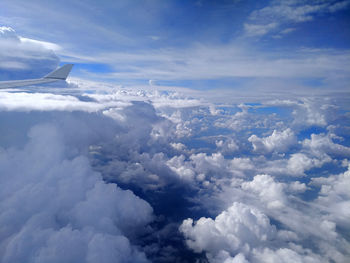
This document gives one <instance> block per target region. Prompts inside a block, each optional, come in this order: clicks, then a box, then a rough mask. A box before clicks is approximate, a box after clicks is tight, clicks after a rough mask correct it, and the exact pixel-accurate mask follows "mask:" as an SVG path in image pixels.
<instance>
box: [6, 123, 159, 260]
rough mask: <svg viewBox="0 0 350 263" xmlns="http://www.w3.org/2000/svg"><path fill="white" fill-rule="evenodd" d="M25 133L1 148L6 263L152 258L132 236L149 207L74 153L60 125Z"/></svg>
mask: <svg viewBox="0 0 350 263" xmlns="http://www.w3.org/2000/svg"><path fill="white" fill-rule="evenodd" d="M28 136H29V141H28V142H27V143H26V144H25V145H24V147H23V148H22V149H18V148H1V150H0V163H1V165H0V167H1V168H0V170H1V172H0V174H1V177H2V181H3V183H2V184H1V190H0V194H1V208H2V209H1V212H0V221H1V250H0V251H1V253H0V257H1V258H2V262H20V261H26V260H28V259H30V262H56V261H75V262H94V261H95V260H97V259H98V260H99V261H101V260H102V262H148V261H147V259H146V257H145V255H144V253H143V252H141V251H140V250H139V249H138V248H137V247H135V246H133V245H132V244H131V243H130V240H129V238H131V237H132V236H133V235H134V234H135V233H137V230H136V229H142V228H144V226H145V225H146V224H148V223H149V222H150V221H151V220H152V208H151V207H150V205H149V204H148V203H147V202H145V201H143V200H141V199H140V198H138V197H136V196H135V195H134V194H133V193H132V192H130V191H124V190H121V189H120V188H119V187H118V186H116V185H115V184H107V183H105V182H104V181H103V180H102V177H101V175H100V174H99V173H96V172H94V171H93V170H92V168H91V166H90V164H89V161H88V159H87V158H86V157H84V156H82V155H75V156H70V157H69V155H67V152H70V151H68V149H67V148H70V147H72V146H70V145H66V144H65V139H64V138H63V136H62V132H61V128H58V127H57V126H56V125H53V124H46V125H45V124H44V125H38V126H34V127H32V128H31V129H30V132H29V134H28ZM128 237H129V238H128ZM73 247H74V250H72V248H73Z"/></svg>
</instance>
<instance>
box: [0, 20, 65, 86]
mask: <svg viewBox="0 0 350 263" xmlns="http://www.w3.org/2000/svg"><path fill="white" fill-rule="evenodd" d="M0 40H1V41H0V61H1V62H0V69H1V71H0V78H1V79H2V80H11V79H23V78H36V77H41V76H43V75H45V74H47V73H48V72H50V71H51V70H53V69H54V68H56V67H57V65H58V63H59V59H58V57H57V56H56V55H55V54H54V52H53V51H52V50H49V49H47V48H46V47H45V46H43V45H41V44H38V43H36V42H33V41H31V42H30V41H22V40H21V39H20V37H18V36H17V34H16V32H15V31H14V30H13V29H12V28H10V27H4V26H2V27H0Z"/></svg>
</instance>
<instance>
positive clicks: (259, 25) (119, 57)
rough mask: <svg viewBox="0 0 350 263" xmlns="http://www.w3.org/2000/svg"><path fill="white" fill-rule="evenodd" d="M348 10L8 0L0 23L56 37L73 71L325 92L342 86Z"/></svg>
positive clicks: (109, 77) (295, 0) (349, 39)
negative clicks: (285, 84)
mask: <svg viewBox="0 0 350 263" xmlns="http://www.w3.org/2000/svg"><path fill="white" fill-rule="evenodd" d="M349 12H350V4H349V1H319V0H315V1H302V0H292V1H235V0H231V1H59V2H56V1H49V2H47V1H40V0H35V1H30V2H28V1H17V0H15V1H6V0H5V1H3V2H2V8H1V10H0V23H1V24H2V25H3V26H9V27H12V28H14V29H15V30H16V32H17V34H18V35H20V36H21V37H24V38H29V39H33V40H39V41H45V42H51V43H54V44H56V45H57V46H56V50H55V53H56V54H57V55H58V56H59V57H60V59H61V62H64V63H66V62H70V63H75V64H77V66H76V67H75V69H74V72H73V76H76V77H79V78H84V79H90V80H100V81H101V80H102V81H108V82H113V83H118V84H120V85H125V86H133V85H140V84H143V85H147V84H148V82H149V80H153V83H157V85H169V86H185V87H189V88H196V89H201V88H202V89H215V88H226V89H239V88H240V87H245V88H246V87H249V86H250V87H251V88H250V89H251V90H255V88H254V87H261V88H262V89H263V90H264V89H271V87H273V86H277V87H278V88H277V87H274V88H273V89H274V90H275V91H276V90H277V91H284V90H283V88H281V87H280V86H281V85H279V84H280V83H288V86H289V89H290V88H293V89H295V90H297V91H300V92H301V91H305V90H313V89H315V88H316V90H317V91H320V92H324V91H326V92H329V91H334V90H336V91H346V90H347V89H348V86H347V83H348V82H349V70H348V68H350V65H349V45H350V33H349V28H350V19H349V17H350V16H349ZM101 73H104V74H101ZM199 80H200V82H199Z"/></svg>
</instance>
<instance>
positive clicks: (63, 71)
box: [44, 64, 74, 80]
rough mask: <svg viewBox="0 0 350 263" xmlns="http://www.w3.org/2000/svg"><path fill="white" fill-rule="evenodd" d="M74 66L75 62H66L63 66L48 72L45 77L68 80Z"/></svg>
mask: <svg viewBox="0 0 350 263" xmlns="http://www.w3.org/2000/svg"><path fill="white" fill-rule="evenodd" d="M73 66H74V64H65V65H63V66H62V67H60V68H58V69H56V70H54V71H52V72H51V73H49V74H47V75H46V76H45V77H44V78H45V79H58V80H60V79H61V80H66V79H67V77H68V75H69V73H70V71H71V70H72V68H73Z"/></svg>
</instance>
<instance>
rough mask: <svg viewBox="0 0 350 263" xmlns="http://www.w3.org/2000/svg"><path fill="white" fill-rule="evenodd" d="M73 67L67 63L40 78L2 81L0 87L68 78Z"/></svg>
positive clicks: (6, 87)
mask: <svg viewBox="0 0 350 263" xmlns="http://www.w3.org/2000/svg"><path fill="white" fill-rule="evenodd" d="M72 67H73V64H66V65H64V66H62V67H60V68H58V69H56V70H54V71H52V72H51V73H49V74H47V75H46V76H44V77H43V78H40V79H24V80H10V81H0V89H8V88H15V87H22V86H28V85H35V84H43V83H50V82H55V81H58V80H66V79H67V77H68V74H69V72H70V71H71V69H72Z"/></svg>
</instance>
